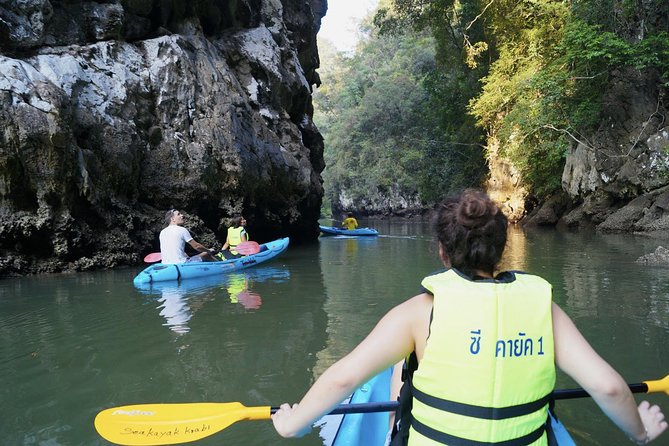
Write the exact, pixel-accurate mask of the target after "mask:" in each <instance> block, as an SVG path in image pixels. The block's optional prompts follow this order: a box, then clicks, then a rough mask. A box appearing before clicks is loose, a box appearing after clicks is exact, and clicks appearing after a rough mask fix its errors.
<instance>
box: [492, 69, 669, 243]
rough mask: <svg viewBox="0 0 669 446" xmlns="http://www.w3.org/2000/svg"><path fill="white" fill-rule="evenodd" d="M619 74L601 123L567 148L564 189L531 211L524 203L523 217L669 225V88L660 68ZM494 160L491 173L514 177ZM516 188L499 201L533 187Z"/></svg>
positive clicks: (578, 223) (527, 221)
mask: <svg viewBox="0 0 669 446" xmlns="http://www.w3.org/2000/svg"><path fill="white" fill-rule="evenodd" d="M613 77H614V80H613V82H612V83H611V85H610V88H609V89H608V90H607V94H606V97H605V100H604V115H603V120H602V124H601V126H600V128H599V129H598V130H597V131H596V132H595V133H594V134H592V135H587V137H585V138H583V141H581V142H579V143H575V144H574V146H573V148H572V149H571V151H570V153H569V154H568V155H567V158H566V163H565V167H564V171H563V174H562V189H563V192H562V193H560V194H558V195H556V196H554V197H551V198H549V199H548V200H547V201H546V202H544V203H542V204H541V206H540V207H539V208H535V209H534V210H533V211H532V212H530V213H528V214H527V215H525V208H523V209H522V212H521V215H523V216H524V218H523V220H522V223H523V224H524V225H554V224H565V225H566V226H570V227H589V228H596V229H598V230H601V231H608V232H644V233H653V232H657V231H666V230H668V229H669V191H668V190H667V188H669V128H667V127H666V123H667V122H668V121H669V108H667V106H666V103H667V93H668V92H669V90H667V88H666V87H665V86H663V85H662V83H661V82H660V79H659V76H658V75H657V73H652V72H648V71H646V72H643V73H642V72H637V71H633V70H629V71H619V72H617V73H614V75H613ZM489 164H490V166H491V178H495V177H501V178H507V182H508V181H512V180H513V179H514V176H513V175H508V174H506V173H505V172H501V173H500V172H499V169H497V170H498V171H497V172H496V170H495V169H496V168H495V166H496V165H497V164H496V163H494V162H493V160H491V161H490V163H489ZM509 189H510V190H509V192H508V193H507V194H506V196H505V197H501V198H500V199H499V200H498V201H499V202H501V203H506V202H509V201H510V200H512V199H513V198H514V197H515V200H516V201H520V202H523V203H524V201H525V200H526V198H527V193H526V191H524V190H522V189H519V188H509ZM509 197H511V198H509ZM524 204H526V203H524ZM509 215H511V214H509ZM514 217H517V216H515V215H511V218H512V219H514Z"/></svg>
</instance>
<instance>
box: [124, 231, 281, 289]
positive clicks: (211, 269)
mask: <svg viewBox="0 0 669 446" xmlns="http://www.w3.org/2000/svg"><path fill="white" fill-rule="evenodd" d="M288 243H289V239H288V237H285V238H281V239H278V240H274V241H272V242H268V243H263V244H262V245H260V252H258V253H257V254H251V255H248V256H244V257H240V258H238V259H230V260H223V261H220V262H188V263H177V264H162V263H156V264H153V265H150V266H148V267H146V268H145V269H144V270H143V271H142V272H140V273H139V274H137V276H135V278H134V279H133V283H134V285H135V286H136V287H138V288H141V287H143V286H144V285H146V284H149V283H155V282H165V281H171V280H184V279H195V278H198V277H206V276H216V275H220V274H226V273H229V272H231V271H238V270H240V269H245V268H250V267H252V266H255V265H257V264H259V263H263V262H266V261H268V260H270V259H273V258H274V257H276V256H278V255H279V254H281V253H282V252H284V251H285V250H286V249H287V248H288Z"/></svg>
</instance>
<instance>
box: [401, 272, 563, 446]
mask: <svg viewBox="0 0 669 446" xmlns="http://www.w3.org/2000/svg"><path fill="white" fill-rule="evenodd" d="M422 285H423V287H425V288H426V289H427V290H428V291H430V292H431V293H432V294H433V295H434V307H433V319H432V322H431V324H430V335H429V338H428V340H427V343H426V346H425V351H424V354H423V358H422V359H421V361H420V364H419V365H418V369H417V370H416V372H415V373H414V376H413V389H412V390H413V408H412V410H411V414H412V422H411V430H410V433H409V445H411V446H416V445H421V446H423V445H436V444H463V445H468V444H472V445H474V444H480V443H476V442H484V443H485V444H490V445H494V444H495V443H499V442H505V443H504V444H505V445H509V446H520V445H546V444H547V437H546V434H545V432H544V425H545V422H546V419H547V416H548V402H549V400H550V396H551V392H552V391H553V388H554V386H555V364H554V349H553V323H552V313H551V285H550V284H549V283H548V282H547V281H545V280H544V279H542V278H540V277H537V276H533V275H529V274H524V273H520V272H506V273H503V274H501V275H499V276H497V278H496V279H495V280H493V279H489V280H485V279H484V280H476V281H474V280H470V279H468V278H466V277H465V276H464V275H462V274H461V273H460V272H458V271H457V270H455V269H450V270H447V271H445V272H443V273H439V274H436V275H432V276H428V277H426V278H425V279H424V280H423V282H422ZM507 442H508V443H507Z"/></svg>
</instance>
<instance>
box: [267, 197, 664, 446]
mask: <svg viewBox="0 0 669 446" xmlns="http://www.w3.org/2000/svg"><path fill="white" fill-rule="evenodd" d="M434 221H435V230H436V233H437V240H438V244H437V248H438V252H439V257H440V259H441V261H442V263H443V265H444V267H445V270H444V271H442V272H439V273H437V274H432V275H429V276H427V277H425V278H424V279H423V281H422V286H423V292H422V293H420V294H418V295H416V296H414V297H412V298H410V299H408V300H407V301H405V302H404V303H401V304H400V305H398V306H396V307H395V308H393V309H391V310H390V311H389V312H388V313H387V314H386V315H385V316H384V317H383V318H382V319H381V320H380V321H379V323H378V324H377V325H376V327H374V329H373V330H372V331H371V333H370V334H369V335H368V336H367V337H366V338H365V339H364V340H363V341H362V342H361V343H360V344H359V345H358V346H357V347H356V348H355V349H353V351H352V352H351V353H349V354H348V355H346V356H345V357H344V358H343V359H340V360H339V361H337V362H336V363H335V364H334V365H332V366H331V367H330V368H328V369H327V370H326V371H325V372H324V373H323V374H322V375H321V376H320V377H319V378H318V380H317V381H316V382H315V383H314V384H313V386H312V387H311V388H310V389H309V390H308V391H307V393H306V394H305V395H304V397H303V398H302V400H301V401H300V402H299V404H294V405H292V406H291V405H289V404H287V403H284V404H282V405H281V406H280V408H279V410H277V411H276V413H274V414H273V415H272V421H273V423H274V428H275V429H276V431H277V433H278V434H279V435H281V436H282V437H286V438H289V437H301V436H303V435H305V434H306V433H308V432H309V430H310V429H311V426H312V425H313V423H314V422H315V421H316V420H318V419H319V418H321V417H322V416H323V415H325V414H327V413H329V412H330V411H331V410H332V409H333V408H334V407H335V406H336V405H337V404H339V403H340V402H341V401H342V400H344V399H345V397H346V396H348V395H349V394H350V393H351V392H353V391H354V390H355V389H356V388H358V387H360V386H361V385H362V384H363V383H365V382H366V381H367V380H368V379H369V378H371V377H372V376H374V375H375V374H376V373H378V372H379V371H380V370H384V369H385V368H387V367H390V366H392V365H394V364H401V362H402V361H403V360H404V358H409V360H408V361H407V362H408V363H410V364H411V365H410V368H409V371H410V372H411V371H413V375H411V373H408V374H407V375H408V376H407V380H406V381H405V383H404V386H402V391H401V392H400V412H399V413H398V414H397V420H398V421H399V425H400V426H399V429H398V430H397V433H396V434H395V435H394V437H393V438H392V440H391V444H392V445H395V444H408V445H410V446H423V445H437V444H446V445H448V444H450V445H453V444H460V445H481V444H487V445H495V444H507V445H511V444H513V445H533V446H545V445H547V444H548V437H549V432H547V429H548V428H549V427H548V426H549V424H548V423H547V414H548V405H549V402H550V396H551V392H552V390H553V387H554V385H555V373H556V366H557V367H559V368H560V369H561V370H562V371H563V372H565V373H566V374H567V375H569V376H570V377H571V378H573V379H574V380H575V381H576V382H577V383H578V384H579V385H580V386H581V387H583V388H584V389H585V390H586V391H587V392H588V393H589V394H590V395H591V396H592V398H593V399H594V401H595V402H596V403H597V404H598V405H599V406H600V408H601V409H602V410H603V412H604V413H605V414H606V415H607V416H608V417H609V418H610V419H611V420H612V421H613V422H614V423H615V424H616V425H617V426H618V427H619V428H620V429H621V430H622V431H623V432H625V433H626V434H627V435H628V436H629V438H630V439H631V440H632V441H633V442H636V443H637V444H647V443H648V442H650V441H652V440H654V439H655V438H657V437H658V436H659V435H660V434H662V432H664V431H665V430H666V429H667V422H666V421H665V420H664V414H663V413H662V411H661V409H660V408H659V407H658V406H657V405H652V406H651V405H650V404H649V403H648V402H646V401H643V402H641V404H639V405H638V406H637V405H636V403H635V400H634V397H633V396H632V393H631V392H630V389H629V387H628V386H627V384H626V383H625V381H624V380H623V379H622V377H621V376H620V375H619V374H618V373H617V372H616V371H615V370H614V369H613V368H612V367H611V366H610V365H609V364H608V363H607V362H606V361H604V359H602V358H601V357H600V356H599V355H598V354H597V353H596V352H595V350H594V349H593V348H592V347H591V346H590V344H589V343H588V342H587V341H586V340H585V338H584V337H583V336H582V335H581V333H580V331H579V330H578V329H577V328H576V326H575V325H574V323H573V322H572V321H571V319H570V318H569V316H567V314H566V313H565V312H564V311H563V310H562V309H561V308H560V307H559V306H558V305H557V304H555V303H554V302H552V300H551V285H550V284H549V283H548V282H547V281H545V280H544V279H542V278H541V277H538V276H534V275H531V274H526V273H521V272H510V271H508V272H500V273H498V274H495V271H496V266H497V264H498V262H499V261H500V259H501V257H502V253H503V251H504V247H505V245H506V237H507V226H508V222H507V218H506V217H505V216H504V214H503V213H502V211H501V210H500V209H499V208H498V207H497V205H496V204H495V203H494V202H493V201H492V200H491V199H490V198H489V197H488V196H487V195H486V194H485V193H484V192H482V191H479V190H472V189H470V190H466V191H464V192H463V193H461V194H459V195H456V196H452V197H448V198H446V199H445V200H444V201H443V202H442V203H440V204H439V205H438V207H437V208H436V209H435V220H434ZM391 399H392V398H391ZM407 400H408V403H406V402H407Z"/></svg>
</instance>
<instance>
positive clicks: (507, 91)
mask: <svg viewBox="0 0 669 446" xmlns="http://www.w3.org/2000/svg"><path fill="white" fill-rule="evenodd" d="M380 4H381V6H380V9H379V11H378V12H377V14H376V15H375V17H374V21H373V23H371V22H370V23H367V24H366V26H367V29H368V31H369V33H370V36H371V38H370V40H369V41H368V42H366V43H365V45H363V47H361V48H360V51H359V53H358V54H356V56H355V57H353V58H348V59H347V58H343V57H341V56H338V59H336V64H337V66H339V67H340V68H339V70H340V72H339V73H338V74H337V75H336V76H334V79H329V80H328V82H329V81H330V80H332V81H333V82H334V83H333V84H332V85H333V86H332V87H328V88H330V92H328V94H327V95H326V96H327V98H321V99H318V97H317V101H316V102H317V105H318V106H319V113H320V116H321V117H320V121H319V122H318V125H319V128H321V129H324V130H325V131H324V134H325V136H326V163H327V165H328V168H327V169H326V172H325V180H326V190H328V191H329V193H332V194H333V195H332V197H331V198H332V201H333V203H334V202H336V201H337V200H336V197H335V195H336V193H338V192H335V191H337V190H339V191H346V193H347V194H348V195H349V196H358V197H362V196H364V195H365V194H366V193H367V194H368V193H369V191H370V190H382V189H384V188H385V189H389V188H398V187H399V188H404V189H403V190H406V191H411V190H418V191H419V193H420V196H421V197H422V199H423V200H425V202H426V203H429V202H431V201H434V200H436V199H438V198H439V197H440V196H441V195H443V194H444V193H446V192H448V191H451V190H453V189H457V188H461V187H464V186H471V185H477V184H478V183H479V182H480V180H481V178H482V176H483V174H484V173H485V169H486V160H485V151H484V150H483V147H484V146H485V144H486V141H485V138H488V139H489V141H495V142H499V144H498V145H499V153H500V154H501V155H502V156H505V157H507V158H508V159H509V160H510V161H511V162H512V163H513V164H514V166H515V167H516V168H517V169H519V171H520V172H521V175H522V181H523V183H524V184H523V185H524V186H526V187H527V188H528V189H529V190H530V192H531V193H533V194H535V195H537V196H539V197H541V196H545V195H548V194H550V193H552V192H554V191H555V190H557V189H559V188H560V183H561V176H562V169H563V167H564V161H565V157H566V154H567V153H568V151H569V149H570V148H571V147H573V146H574V145H575V144H577V143H585V144H588V138H587V135H589V134H592V133H593V132H594V131H595V130H596V129H597V128H598V127H599V126H600V125H601V119H602V118H601V116H602V110H603V98H604V95H605V93H606V91H607V89H608V88H610V82H611V81H612V80H613V79H614V78H615V79H620V73H621V72H625V71H626V70H627V71H630V70H638V71H644V72H646V73H645V74H647V76H646V77H647V78H648V79H653V78H657V79H659V80H660V85H658V89H661V88H667V87H669V33H668V32H667V21H668V20H669V18H667V16H666V0H647V1H644V2H641V1H640V0H574V1H572V2H563V1H558V0H522V1H517V0H496V1H494V2H491V1H489V0H458V1H456V0H382V1H381V3H380ZM427 35H430V36H431V37H432V38H431V39H428V38H427V37H426V36H427ZM654 76H655V77H654ZM328 82H325V83H324V84H327V83H328ZM330 93H331V94H330ZM484 134H485V137H484V136H483V135H484ZM361 166H363V167H364V169H363V168H361Z"/></svg>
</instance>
